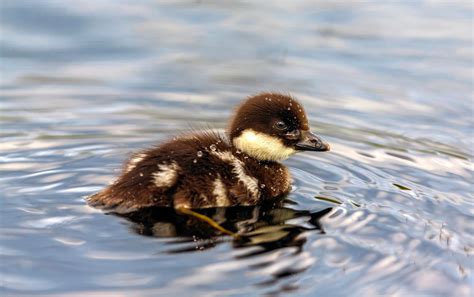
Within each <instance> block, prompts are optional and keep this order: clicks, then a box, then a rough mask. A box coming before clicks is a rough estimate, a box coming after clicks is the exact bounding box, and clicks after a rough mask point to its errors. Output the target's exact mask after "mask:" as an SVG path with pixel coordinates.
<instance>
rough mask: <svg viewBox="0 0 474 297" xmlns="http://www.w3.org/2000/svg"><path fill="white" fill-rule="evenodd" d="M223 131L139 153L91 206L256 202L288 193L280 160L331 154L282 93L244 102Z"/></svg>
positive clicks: (292, 101) (298, 108)
mask: <svg viewBox="0 0 474 297" xmlns="http://www.w3.org/2000/svg"><path fill="white" fill-rule="evenodd" d="M228 134H229V137H226V136H224V135H221V134H219V133H216V132H212V131H205V132H201V133H196V134H191V135H186V136H182V137H178V138H175V139H173V140H171V141H168V142H165V143H163V144H161V145H160V146H158V147H154V148H151V149H148V150H144V151H142V152H140V153H137V154H135V155H133V156H132V158H130V160H129V161H128V162H127V163H126V165H125V168H124V170H123V173H122V175H121V176H120V177H119V178H118V179H117V180H116V181H115V182H114V183H113V184H112V185H110V186H109V187H107V188H106V189H104V190H103V191H101V192H99V193H97V194H94V195H92V196H90V197H89V198H88V202H89V203H90V204H91V205H93V206H96V207H102V208H106V209H111V210H114V211H116V212H122V213H123V212H129V211H133V210H136V209H139V208H143V207H148V206H164V207H175V208H207V207H228V206H236V205H255V204H258V203H260V202H262V201H265V200H271V199H276V198H278V197H282V196H284V195H286V194H287V193H288V192H289V191H290V188H291V187H290V181H291V178H290V174H289V171H288V169H287V168H286V167H285V166H283V165H282V164H280V163H279V162H278V161H280V160H283V159H286V158H287V157H289V156H290V155H292V154H293V153H295V152H296V151H297V150H313V151H326V150H328V149H329V146H328V145H327V144H325V143H323V142H322V141H321V140H320V139H319V138H318V137H316V136H315V135H313V134H311V132H309V127H308V121H307V119H306V115H305V112H304V110H303V108H302V106H301V105H300V104H299V103H298V102H297V101H296V100H295V99H293V98H291V97H289V96H285V95H281V94H274V93H262V94H259V95H257V96H254V97H250V98H249V99H247V100H246V101H244V102H243V103H242V104H241V105H240V107H238V109H237V110H236V113H235V116H234V118H233V120H232V122H231V125H230V129H229V131H228Z"/></svg>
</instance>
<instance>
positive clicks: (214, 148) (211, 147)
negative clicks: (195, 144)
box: [209, 144, 217, 152]
mask: <svg viewBox="0 0 474 297" xmlns="http://www.w3.org/2000/svg"><path fill="white" fill-rule="evenodd" d="M209 148H210V149H211V151H213V152H215V151H216V150H217V146H216V145H215V144H211V146H209Z"/></svg>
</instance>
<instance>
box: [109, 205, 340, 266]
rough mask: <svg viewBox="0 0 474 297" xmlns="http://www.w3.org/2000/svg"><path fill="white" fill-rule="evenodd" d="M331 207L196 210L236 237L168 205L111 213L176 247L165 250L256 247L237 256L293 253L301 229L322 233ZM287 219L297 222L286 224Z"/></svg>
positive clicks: (302, 240) (300, 243)
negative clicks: (226, 244)
mask: <svg viewBox="0 0 474 297" xmlns="http://www.w3.org/2000/svg"><path fill="white" fill-rule="evenodd" d="M331 210H332V208H326V209H323V210H319V211H314V212H312V211H307V210H295V209H291V208H288V207H286V206H284V205H283V203H281V204H277V205H275V204H271V205H259V206H245V207H243V206H240V207H228V208H209V209H201V210H198V211H197V212H198V213H200V214H203V215H205V216H207V217H209V218H211V219H212V220H214V221H215V222H216V223H218V224H219V225H220V226H222V227H223V228H225V229H227V230H229V231H231V232H234V233H236V234H238V237H237V238H232V237H230V236H223V234H222V233H221V232H220V231H219V230H217V229H215V228H214V227H212V226H210V225H209V224H208V223H207V222H204V221H202V220H200V219H197V218H195V217H192V216H189V215H183V214H180V213H178V212H176V211H175V210H174V209H171V208H163V207H149V208H144V209H141V210H139V211H135V212H131V213H128V214H117V213H112V214H113V215H116V216H119V217H123V218H125V219H127V220H128V221H130V222H132V225H131V229H132V230H133V231H134V232H136V233H137V234H139V235H143V236H152V237H159V238H163V237H167V238H172V240H170V241H168V242H167V244H169V245H175V246H179V247H178V248H176V247H174V248H172V249H169V250H167V251H166V252H167V253H171V254H175V253H184V252H192V251H200V250H206V249H209V248H213V247H215V246H216V245H217V244H219V243H221V242H228V241H229V240H231V241H232V246H233V247H234V248H242V247H249V246H258V247H260V248H259V249H251V251H250V252H248V253H245V254H241V255H239V256H238V258H247V257H251V256H255V255H258V254H263V253H266V252H269V251H272V250H276V249H279V248H284V247H290V246H291V247H297V252H298V251H301V249H302V246H303V245H304V243H305V242H306V239H305V238H304V237H301V236H299V235H300V234H301V233H303V232H305V231H316V232H319V233H324V229H323V227H322V225H321V223H320V219H321V218H322V217H323V216H324V215H326V214H328V213H329V212H330V211H331ZM290 220H295V221H297V223H289V221H290ZM187 243H188V244H187ZM183 245H184V246H183Z"/></svg>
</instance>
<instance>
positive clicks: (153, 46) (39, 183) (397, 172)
mask: <svg viewBox="0 0 474 297" xmlns="http://www.w3.org/2000/svg"><path fill="white" fill-rule="evenodd" d="M0 3H1V4H0V54H1V60H0V78H1V81H0V92H1V101H0V152H1V155H0V170H1V175H0V183H1V184H2V189H4V190H3V191H2V193H1V194H0V207H1V210H0V228H1V229H0V231H1V235H2V237H1V239H0V256H1V258H0V273H1V275H0V286H1V288H0V292H2V295H4V296H6V295H19V296H20V295H23V296H32V295H44V294H48V295H53V296H66V295H67V296H85V295H90V296H97V295H99V294H110V295H113V296H118V295H120V294H123V295H127V294H128V295H129V294H134V295H140V296H156V295H158V294H177V295H186V294H188V292H194V293H195V294H202V295H209V296H212V295H217V296H225V295H232V296H253V295H256V296H258V295H269V296H279V295H282V296H283V295H294V296H314V295H315V294H317V293H319V294H322V295H325V296H349V295H352V296H361V295H364V296H379V295H394V296H422V295H423V296H428V295H429V296H447V295H452V296H469V295H470V294H472V290H473V287H472V286H473V281H474V280H473V276H472V269H473V268H474V263H473V260H472V259H473V258H472V255H473V252H474V228H473V224H472V222H473V221H472V219H473V215H474V205H473V201H474V200H473V198H474V195H473V191H472V190H473V188H472V180H473V177H474V175H473V171H472V169H473V167H472V158H473V149H472V148H473V126H474V120H473V115H474V114H473V113H474V108H473V105H474V102H473V97H472V96H473V45H472V44H473V4H472V2H471V1H467V0H466V1H448V0H446V1H431V0H425V1H422V0H420V1H401V0H400V1H390V2H386V1H318V2H316V1H271V2H270V1H206V0H201V1H184V0H183V1H151V0H149V1H140V2H137V1H131V0H129V1H125V0H115V1H105V0H104V1H95V0H94V1H93V0H81V1H63V0H56V1H55V0H40V1H26V0H11V1H9V0H2V1H1V2H0ZM261 91H280V92H285V93H290V94H292V95H294V96H295V97H296V98H298V99H299V100H300V101H301V102H302V103H303V105H304V106H305V107H306V111H307V113H308V116H309V118H310V119H311V125H312V129H313V130H314V131H316V132H317V133H318V134H320V135H321V136H322V137H323V138H324V139H326V140H327V141H328V142H329V143H330V144H331V147H332V148H333V149H332V151H331V152H330V153H328V154H306V153H305V154H301V155H298V156H296V157H294V158H292V159H290V160H288V161H287V162H286V164H287V165H289V167H290V168H291V172H292V174H293V177H294V179H295V186H294V189H293V192H292V193H291V194H290V196H289V203H288V204H287V205H285V206H284V207H283V208H282V209H280V210H279V211H278V212H275V213H273V214H272V218H271V219H268V218H267V219H265V220H266V221H265V222H266V227H265V228H266V229H264V230H260V231H259V232H260V233H259V234H260V235H262V234H263V235H268V236H263V237H264V239H261V238H259V239H258V240H257V241H256V242H257V243H259V244H257V245H256V246H245V247H241V246H237V245H236V244H235V243H232V242H231V240H230V239H228V238H225V237H224V238H223V237H219V236H212V237H211V238H210V239H209V238H200V237H196V236H194V237H193V236H192V234H180V233H179V232H177V231H176V230H178V229H179V228H177V227H176V226H175V224H178V223H177V222H167V223H166V224H167V225H166V226H167V228H168V229H167V230H169V226H171V225H172V226H173V230H175V232H174V233H173V232H171V233H166V234H163V233H162V232H161V233H160V232H158V231H157V229H160V228H161V227H160V228H155V231H153V232H155V233H153V232H151V233H152V235H154V236H151V237H144V236H141V235H140V232H141V231H137V230H142V229H140V228H139V227H140V226H142V227H143V222H139V223H137V222H133V221H129V220H127V219H119V218H116V217H112V216H105V215H103V214H102V213H101V212H98V211H95V210H93V209H91V208H89V207H87V206H86V205H85V203H84V197H85V196H86V195H88V194H91V193H93V192H95V191H97V190H99V189H101V188H102V187H104V186H105V185H107V183H109V182H111V181H112V180H113V178H114V176H116V175H117V173H118V170H119V168H120V167H121V164H122V162H123V161H124V160H125V159H126V158H127V156H128V155H129V154H130V153H131V152H132V151H136V150H138V149H141V148H144V147H146V146H149V145H151V144H154V143H156V142H159V141H162V140H164V139H167V138H169V137H170V136H171V135H174V134H176V133H177V132H179V131H185V130H187V129H189V128H190V127H202V126H204V127H207V126H210V127H212V128H215V129H225V127H226V125H227V119H228V117H229V115H230V113H231V111H232V108H233V107H234V106H235V105H236V104H238V103H239V102H240V101H241V100H242V99H243V98H245V97H247V96H249V95H252V94H256V93H258V92H261ZM327 207H332V208H333V211H332V213H331V214H330V215H329V216H326V217H324V218H322V219H321V223H322V227H323V228H324V230H325V234H322V233H321V232H316V231H314V230H313V231H308V230H306V229H305V226H307V222H306V221H305V219H302V217H303V218H304V217H305V216H307V214H306V213H303V212H304V211H310V212H317V211H319V210H322V209H325V208H327ZM246 220H248V218H246ZM227 221H228V222H231V223H233V224H234V223H235V224H237V225H238V224H239V223H242V222H241V221H239V219H235V218H234V219H230V218H227ZM258 221H259V220H258V219H256V220H255V218H254V222H253V223H252V224H255V222H258ZM170 224H171V225H170ZM154 226H158V225H157V224H155V225H154ZM159 226H163V225H162V224H161V225H159ZM252 228H253V229H255V230H259V225H252ZM272 228H273V229H272ZM275 228H276V229H275ZM282 228H283V229H282ZM318 228H319V227H318ZM161 229H162V228H161ZM161 229H160V230H161ZM276 230H277V231H278V232H277V231H276ZM282 230H283V231H282ZM288 230H291V232H293V233H291V232H290V231H288ZM295 230H296V231H295ZM287 231H288V232H287ZM282 232H283V233H282ZM285 232H287V233H288V234H287V233H285ZM295 232H296V233H295ZM137 233H138V234H137ZM141 233H143V232H141ZM275 234H279V236H276V239H275V236H274V235H275ZM282 234H283V235H282ZM290 235H291V236H290ZM272 236H273V237H272ZM262 240H263V243H268V242H271V243H272V244H276V246H278V248H276V247H274V246H273V245H272V248H271V249H269V248H268V246H267V245H262ZM209 241H211V242H212V244H209ZM170 249H172V250H175V249H178V250H181V251H183V252H181V253H176V252H170ZM253 249H261V250H262V252H261V253H257V254H256V255H253V254H252V256H248V257H242V255H241V254H242V253H244V252H245V253H247V252H249V251H252V250H253ZM192 250H195V251H198V252H191V251H192Z"/></svg>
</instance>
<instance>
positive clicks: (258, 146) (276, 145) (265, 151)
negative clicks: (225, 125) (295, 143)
mask: <svg viewBox="0 0 474 297" xmlns="http://www.w3.org/2000/svg"><path fill="white" fill-rule="evenodd" d="M233 142H234V145H235V147H236V148H238V149H239V150H241V151H243V152H244V153H246V154H247V155H249V156H252V157H254V158H255V159H257V160H266V161H281V160H285V159H287V158H288V157H290V156H291V155H293V154H294V153H295V152H296V151H295V150H294V149H293V148H290V147H287V146H285V145H284V144H283V142H282V141H281V140H280V139H278V138H277V137H274V136H270V135H267V134H265V133H262V132H256V131H254V130H252V129H246V130H244V131H243V132H242V134H241V135H240V136H239V137H236V138H234V141H233Z"/></svg>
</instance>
